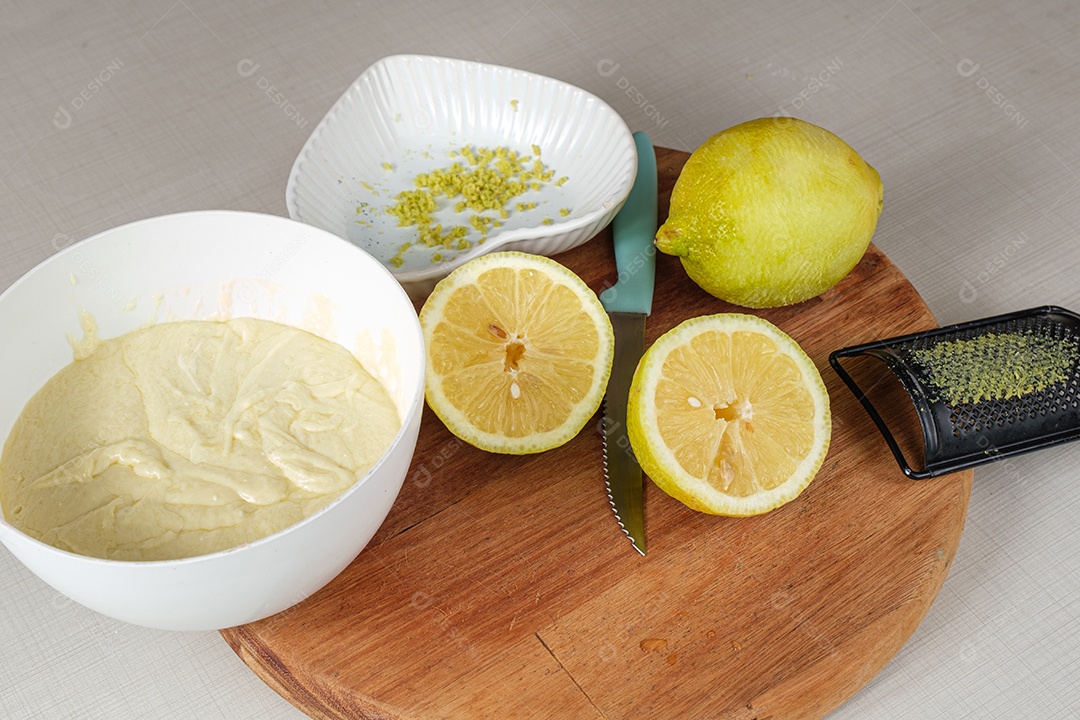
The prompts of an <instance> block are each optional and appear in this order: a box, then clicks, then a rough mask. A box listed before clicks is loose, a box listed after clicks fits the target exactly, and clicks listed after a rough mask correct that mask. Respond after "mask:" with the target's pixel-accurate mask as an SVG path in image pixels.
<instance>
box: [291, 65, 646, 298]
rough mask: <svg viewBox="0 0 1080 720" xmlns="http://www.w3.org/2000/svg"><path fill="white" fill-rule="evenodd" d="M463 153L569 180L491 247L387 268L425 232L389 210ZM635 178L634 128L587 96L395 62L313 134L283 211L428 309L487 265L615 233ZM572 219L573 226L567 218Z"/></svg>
mask: <svg viewBox="0 0 1080 720" xmlns="http://www.w3.org/2000/svg"><path fill="white" fill-rule="evenodd" d="M463 145H474V146H481V147H509V148H511V149H513V150H515V151H517V152H520V153H524V154H526V155H530V154H531V153H532V146H533V145H537V146H539V147H540V148H541V151H542V159H543V162H544V163H545V164H546V165H547V166H548V167H549V168H551V169H552V170H554V171H555V178H553V180H555V179H557V178H559V177H562V176H565V177H567V178H569V179H568V181H567V182H566V183H565V184H563V185H562V186H556V184H555V183H554V182H552V183H549V184H547V185H546V186H545V187H544V188H543V189H542V190H540V191H538V192H531V193H530V194H529V195H528V196H527V197H522V198H520V200H523V201H535V202H537V208H536V209H535V210H528V211H512V212H511V214H510V217H509V218H508V220H507V222H506V225H505V226H504V227H503V229H502V230H501V231H500V232H498V233H495V234H492V235H491V236H489V237H488V239H487V240H486V241H485V242H484V243H483V244H482V245H479V244H478V245H474V246H473V247H472V248H471V249H470V250H468V251H465V252H460V253H458V254H456V255H454V254H453V253H451V252H447V251H445V250H440V252H441V253H442V254H443V255H445V256H448V257H447V258H446V259H445V260H443V261H442V262H439V263H437V264H433V263H432V260H431V256H432V253H433V252H434V250H433V249H431V248H421V247H416V246H414V247H412V248H410V249H409V251H408V252H406V253H405V255H404V265H402V266H401V267H400V268H395V267H392V266H391V265H389V261H390V259H391V258H392V257H393V256H394V255H395V254H396V253H397V251H398V248H399V247H400V246H401V244H402V243H404V242H406V241H410V240H413V241H414V240H415V239H416V229H415V227H398V226H397V219H396V218H394V217H393V216H390V215H388V214H387V213H386V212H385V209H386V207H388V206H389V205H392V204H393V203H394V196H395V195H396V194H397V193H398V192H400V191H401V190H405V189H410V188H412V187H413V185H412V180H413V178H414V177H415V176H416V174H417V173H419V172H426V171H430V170H432V169H435V168H440V167H446V166H448V165H449V164H450V162H452V160H450V159H449V153H448V151H449V150H453V149H455V148H457V147H461V146H463ZM384 163H389V164H390V165H391V166H393V167H392V169H387V168H386V167H384ZM636 171H637V153H636V152H635V149H634V140H633V137H632V136H631V134H630V129H629V128H628V127H627V126H626V123H625V122H624V121H623V119H622V118H621V117H620V116H619V114H618V113H616V112H615V111H614V110H613V109H612V108H611V106H609V105H608V104H607V103H605V102H604V101H603V100H601V99H600V98H598V97H596V96H595V95H592V94H591V93H588V92H586V91H584V90H582V89H581V88H578V87H574V86H573V85H569V84H567V83H564V82H561V81H559V80H554V79H552V78H549V77H544V76H542V75H536V74H533V73H529V72H525V71H523V70H515V69H513V68H507V67H500V66H497V65H488V64H485V63H478V62H470V61H467V60H455V59H452V58H441V57H430V56H424V55H395V56H391V57H387V58H383V59H382V60H379V61H378V62H377V63H375V64H374V65H372V66H371V67H370V68H368V69H367V70H365V71H364V73H363V74H362V75H360V77H359V78H357V80H356V82H354V83H353V84H352V85H351V86H350V87H349V88H348V89H347V90H346V91H345V93H344V94H343V95H342V96H341V98H339V99H338V101H337V102H336V103H335V104H334V106H333V107H332V108H330V111H329V112H328V113H327V114H326V116H325V117H324V118H323V119H322V121H321V122H320V123H319V124H318V126H317V127H316V128H315V129H314V130H313V131H312V133H311V137H309V138H308V141H307V143H305V145H304V147H303V149H302V150H301V151H300V154H299V156H298V157H297V158H296V162H295V164H294V165H293V169H292V173H291V174H290V176H289V182H288V186H287V188H286V191H285V203H286V206H287V207H288V211H289V216H290V217H292V218H293V219H295V220H300V221H301V222H305V223H310V224H312V225H315V226H316V227H321V228H323V229H324V230H327V231H329V232H332V233H334V234H335V235H339V236H341V237H343V238H346V239H348V240H350V241H352V242H354V243H356V244H357V245H359V246H360V247H362V248H364V249H365V250H367V251H368V252H370V253H371V254H372V255H374V256H375V257H376V258H378V259H380V260H381V261H382V262H384V263H386V264H387V266H388V267H390V269H391V272H393V274H394V276H395V277H396V278H397V279H398V281H399V282H401V284H402V285H403V286H404V287H405V289H406V290H407V291H408V292H409V294H410V295H411V296H413V297H414V298H422V297H425V296H426V295H427V294H428V293H429V292H430V291H431V289H432V288H433V287H434V286H435V283H436V282H437V281H438V280H439V279H440V278H442V277H444V276H446V275H447V274H448V273H449V272H450V271H451V270H453V269H454V268H455V267H458V266H459V265H461V264H463V263H464V262H466V261H468V260H470V259H472V258H474V257H476V256H478V255H481V254H484V253H487V252H492V251H494V250H521V251H523V252H531V253H537V254H541V255H554V254H556V253H560V252H563V251H564V250H569V249H570V248H572V247H575V246H577V245H580V244H581V243H583V242H585V241H586V240H588V239H589V238H591V237H593V236H594V235H596V234H597V233H598V232H600V231H601V230H602V229H603V228H604V227H605V226H606V225H607V224H608V223H609V222H611V219H612V218H613V217H614V216H615V213H617V212H618V211H619V208H621V207H622V204H623V203H624V202H625V201H626V196H627V195H628V194H629V192H630V187H631V186H632V185H633V183H634V174H635V172H636ZM564 208H565V209H568V210H569V211H570V213H569V215H567V216H566V217H562V215H561V214H560V212H559V211H560V210H561V209H564ZM436 217H437V219H439V220H444V221H446V222H448V223H451V224H453V225H462V224H463V221H462V218H463V217H465V216H464V215H457V216H455V215H454V214H453V212H452V210H450V209H446V210H443V211H440V214H437V215H436ZM545 219H550V220H551V221H552V222H551V224H549V225H545V224H543V222H544V220H545ZM358 220H361V221H363V223H364V224H361V223H358V222H357V221H358ZM472 235H473V238H474V239H476V238H477V237H478V235H479V234H478V233H476V232H472ZM451 256H452V257H451Z"/></svg>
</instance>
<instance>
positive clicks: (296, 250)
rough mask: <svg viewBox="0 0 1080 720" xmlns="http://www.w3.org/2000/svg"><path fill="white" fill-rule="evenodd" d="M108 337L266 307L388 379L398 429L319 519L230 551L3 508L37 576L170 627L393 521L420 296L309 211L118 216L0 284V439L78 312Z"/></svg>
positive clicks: (407, 445) (271, 602)
mask: <svg viewBox="0 0 1080 720" xmlns="http://www.w3.org/2000/svg"><path fill="white" fill-rule="evenodd" d="M80 310H85V311H87V312H89V313H90V314H91V315H92V316H93V317H94V318H95V319H96V321H97V324H98V329H99V333H100V336H101V337H103V338H105V337H113V336H116V335H119V334H121V333H124V332H127V331H129V330H133V329H135V328H136V327H140V326H142V325H144V324H146V323H147V322H153V321H165V320H171V319H211V318H215V319H225V318H229V317H242V316H246V317H256V318H262V319H266V320H275V321H278V322H283V323H286V324H289V325H293V326H296V327H300V328H303V329H305V330H309V331H311V332H313V333H315V334H317V335H320V336H322V337H325V338H327V339H329V340H333V341H336V342H338V343H340V344H341V345H343V346H344V347H346V348H347V349H349V350H351V351H352V352H353V353H354V354H355V355H356V356H357V358H358V359H359V360H360V362H361V363H362V364H363V365H364V367H365V368H366V369H367V370H368V371H369V372H371V373H373V374H374V375H375V376H376V377H378V378H379V379H380V380H381V381H382V382H383V384H384V385H385V386H386V387H387V389H388V390H389V391H390V394H391V396H392V397H393V399H394V402H395V403H396V404H397V408H398V412H399V414H400V416H401V419H402V427H401V430H400V432H398V434H397V436H396V437H395V438H394V441H393V443H392V444H391V446H390V448H389V449H388V450H387V451H386V453H385V454H384V455H383V457H382V459H381V460H380V461H379V462H378V463H377V464H376V465H375V467H373V468H372V469H371V470H370V471H369V472H368V473H367V475H365V476H364V477H363V478H362V479H360V480H359V481H358V482H357V483H356V484H355V485H354V486H353V487H351V488H350V489H349V490H346V491H345V493H343V494H342V495H341V496H340V497H338V498H337V499H336V500H334V501H333V502H332V503H330V504H329V505H328V506H327V507H325V508H323V509H322V510H320V511H319V512H317V513H316V514H314V515H312V516H311V517H309V518H307V519H305V520H303V521H302V522H300V523H298V524H296V525H293V526H291V527H289V528H286V529H285V530H282V531H280V532H278V533H275V534H273V535H270V536H268V537H265V538H262V539H260V540H258V541H256V542H252V543H249V544H246V545H241V546H238V547H235V548H231V549H229V550H224V551H222V552H217V553H213V554H210V555H202V556H198V557H192V558H186V559H182V560H169V561H153V562H121V561H111V560H101V559H97V558H90V557H84V556H81V555H76V554H73V553H69V552H65V551H63V550H58V549H57V548H54V547H52V546H50V545H46V544H44V543H42V542H39V541H37V540H35V539H33V538H31V537H29V536H28V535H25V534H24V533H22V532H20V531H18V530H16V529H15V528H13V527H12V526H11V525H9V524H7V523H6V522H4V521H3V520H0V541H2V542H3V544H4V545H6V546H7V548H8V549H9V550H10V551H11V552H12V554H14V555H15V556H16V557H17V558H18V559H19V560H21V561H22V562H23V564H24V565H26V567H28V568H29V569H30V570H31V571H33V572H34V573H35V574H36V575H38V577H40V578H41V579H42V580H44V581H45V582H47V583H49V584H50V585H52V586H53V587H54V588H56V589H57V590H59V591H60V592H62V593H64V594H65V595H67V596H68V597H70V598H72V599H73V600H75V601H77V602H79V603H81V604H83V605H85V606H87V607H89V608H92V609H94V610H97V611H98V612H101V613H103V614H105V615H109V616H111V617H114V618H118V619H120V620H126V621H128V622H131V623H136V624H139V625H146V626H149V627H155V628H162V629H168V630H210V629H219V628H223V627H229V626H232V625H238V624H241V623H246V622H250V621H254V620H258V619H260V618H263V617H266V616H268V615H271V614H273V613H276V612H279V611H281V610H284V609H285V608H287V607H289V606H291V605H293V604H295V603H297V602H299V601H300V600H302V599H304V598H305V597H307V596H308V595H310V594H311V593H313V592H315V591H316V590H318V589H319V588H320V587H322V586H323V585H325V584H326V583H327V582H329V581H330V580H331V579H332V578H333V577H334V576H336V575H337V574H338V573H339V572H341V570H343V569H344V568H345V566H346V565H348V564H349V562H351V561H352V559H353V558H354V557H356V555H357V553H359V552H360V551H361V549H363V547H364V546H365V545H366V544H367V542H368V541H369V540H370V539H371V536H372V535H373V534H374V533H375V531H376V529H377V528H378V527H379V525H380V524H381V523H382V521H383V520H384V519H385V517H386V514H387V512H389V510H390V506H391V505H392V504H393V502H394V500H395V498H396V497H397V494H398V492H399V490H400V489H401V484H402V481H403V479H404V477H405V474H406V472H407V471H408V467H409V463H410V460H411V458H412V453H413V450H414V448H415V445H416V436H417V432H418V430H419V426H420V414H421V408H422V403H423V380H424V350H423V339H422V335H421V332H420V326H419V322H418V321H417V317H416V313H415V311H414V309H413V307H412V304H411V302H410V301H409V299H408V298H407V296H406V295H405V293H404V292H403V291H402V289H401V287H400V285H399V284H398V283H397V282H396V281H395V280H394V279H393V278H392V277H391V276H390V274H389V273H388V272H387V271H386V270H385V268H383V266H382V265H381V264H380V263H378V262H376V261H375V260H374V259H372V258H371V257H370V256H369V255H368V254H366V253H364V252H363V251H361V250H360V249H358V248H356V247H355V246H353V245H351V244H349V243H347V242H344V241H342V240H341V239H340V238H337V237H335V236H333V235H330V234H329V233H326V232H324V231H322V230H319V229H317V228H314V227H311V226H309V225H304V224H301V223H298V222H294V221H292V220H288V219H285V218H280V217H272V216H269V215H257V214H252V213H240V212H223V211H209V212H193V213H182V214H178V215H168V216H164V217H157V218H152V219H149V220H143V221H140V222H135V223H132V224H130V225H124V226H122V227H118V228H115V229H113V230H108V231H106V232H103V233H101V234H99V235H96V236H94V237H92V238H89V239H87V240H84V241H82V242H80V243H77V244H75V245H72V246H71V247H69V248H67V249H65V250H63V251H61V252H60V253H58V254H56V255H54V256H53V257H51V258H49V259H48V260H46V261H45V262H43V263H42V264H40V265H39V266H37V267H36V268H34V269H33V270H31V271H30V272H29V273H27V274H26V275H25V276H24V277H23V278H22V279H20V280H19V281H18V282H16V283H15V284H14V285H12V286H11V287H10V288H9V289H8V290H7V291H6V292H4V293H3V295H0V334H2V336H3V338H4V341H3V343H0V377H2V378H3V382H0V438H6V437H7V436H8V434H9V433H10V431H11V428H12V426H13V425H14V423H15V420H16V419H17V417H18V415H19V414H20V412H21V411H22V409H23V407H24V406H25V404H26V402H27V401H28V400H29V399H30V397H31V396H32V395H33V394H34V393H35V392H37V390H38V389H39V388H40V387H41V386H42V385H44V384H45V382H46V381H47V380H48V379H49V378H50V377H51V376H52V375H53V374H55V373H56V372H57V371H59V370H60V369H61V368H62V367H63V366H65V365H67V364H68V363H69V362H71V359H72V347H71V345H70V344H69V342H68V339H67V338H66V336H65V333H72V334H74V335H75V336H76V337H78V336H79V335H80V334H81V330H80V322H79V311H80Z"/></svg>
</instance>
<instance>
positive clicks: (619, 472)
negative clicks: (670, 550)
mask: <svg viewBox="0 0 1080 720" xmlns="http://www.w3.org/2000/svg"><path fill="white" fill-rule="evenodd" d="M634 145H635V146H636V147H637V156H638V164H637V176H636V177H635V178H634V186H633V188H631V190H630V195H629V196H628V197H627V198H626V202H625V203H624V204H623V206H622V209H621V210H619V212H618V214H617V215H616V216H615V219H614V220H613V221H612V224H611V228H612V235H613V236H614V238H615V266H616V268H617V270H618V278H617V280H616V282H615V284H614V285H613V286H611V287H610V288H608V289H607V290H605V291H604V292H602V293H600V302H602V303H603V304H604V309H605V310H607V313H608V317H609V318H610V319H611V326H612V328H613V329H614V330H615V357H614V360H613V361H612V363H611V378H610V379H609V380H608V386H607V393H606V395H605V396H604V411H603V412H604V418H603V423H602V425H601V431H602V433H603V436H604V483H605V484H606V485H607V491H608V500H610V501H611V509H612V510H614V511H615V519H616V520H617V521H618V522H619V526H620V527H621V528H622V529H623V532H625V533H626V536H627V537H628V538H630V542H631V544H632V545H633V546H634V549H635V550H637V551H638V552H639V553H641V554H642V555H644V554H645V508H644V504H643V502H642V475H641V466H640V465H638V461H637V458H636V457H634V452H633V450H632V449H631V447H630V440H629V438H627V436H626V402H627V399H628V398H629V396H630V381H631V380H632V379H633V377H634V370H636V369H637V365H638V361H639V360H640V359H641V355H642V353H644V352H645V318H646V316H648V314H649V313H650V312H651V311H652V297H653V278H654V276H655V274H656V247H655V245H653V241H654V239H655V237H656V154H655V152H654V151H653V146H652V143H651V142H650V141H649V137H648V136H647V135H646V134H645V133H643V132H636V133H634Z"/></svg>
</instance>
